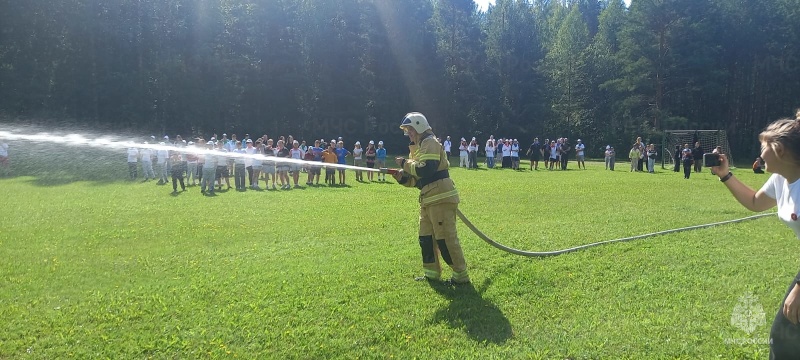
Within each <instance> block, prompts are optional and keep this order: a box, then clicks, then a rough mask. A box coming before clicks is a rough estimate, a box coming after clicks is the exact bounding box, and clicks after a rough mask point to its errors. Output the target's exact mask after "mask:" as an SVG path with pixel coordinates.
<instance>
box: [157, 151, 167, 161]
mask: <svg viewBox="0 0 800 360" xmlns="http://www.w3.org/2000/svg"><path fill="white" fill-rule="evenodd" d="M156 157H157V159H158V160H157V161H158V163H159V164H164V163H166V162H167V158H169V151H167V150H158V152H156Z"/></svg>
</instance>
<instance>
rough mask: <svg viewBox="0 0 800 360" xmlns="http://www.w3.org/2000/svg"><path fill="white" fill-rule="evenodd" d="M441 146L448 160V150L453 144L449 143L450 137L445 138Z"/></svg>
mask: <svg viewBox="0 0 800 360" xmlns="http://www.w3.org/2000/svg"><path fill="white" fill-rule="evenodd" d="M442 146H444V152H446V153H447V158H448V159H449V158H450V149H451V148H452V147H453V142H451V141H450V135H448V136H447V138H446V139H445V140H444V144H442Z"/></svg>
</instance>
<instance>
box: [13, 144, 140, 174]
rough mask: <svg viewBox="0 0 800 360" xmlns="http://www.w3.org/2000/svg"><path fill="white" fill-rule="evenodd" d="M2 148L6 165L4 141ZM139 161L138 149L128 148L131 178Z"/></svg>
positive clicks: (135, 172)
mask: <svg viewBox="0 0 800 360" xmlns="http://www.w3.org/2000/svg"><path fill="white" fill-rule="evenodd" d="M4 145H5V146H3V150H4V151H5V155H6V156H5V159H4V160H3V163H4V164H3V166H8V161H9V160H8V150H7V149H8V145H6V144H5V143H4ZM138 162H139V149H137V148H135V147H130V148H128V174H129V175H130V178H131V180H136V177H137V175H138V174H137V170H138V169H137V168H138V166H139V165H138Z"/></svg>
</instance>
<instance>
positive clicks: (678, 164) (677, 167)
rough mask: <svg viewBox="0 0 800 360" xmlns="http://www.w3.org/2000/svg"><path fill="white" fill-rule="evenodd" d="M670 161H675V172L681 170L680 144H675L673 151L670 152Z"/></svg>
mask: <svg viewBox="0 0 800 360" xmlns="http://www.w3.org/2000/svg"><path fill="white" fill-rule="evenodd" d="M672 161H674V162H675V172H680V171H681V146H680V145H675V152H674V153H673V154H672Z"/></svg>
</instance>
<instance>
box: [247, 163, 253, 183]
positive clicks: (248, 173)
mask: <svg viewBox="0 0 800 360" xmlns="http://www.w3.org/2000/svg"><path fill="white" fill-rule="evenodd" d="M247 178H248V179H250V186H253V167H252V166H248V167H247Z"/></svg>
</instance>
